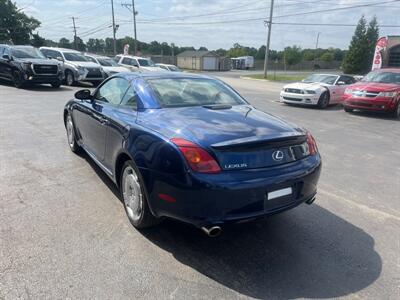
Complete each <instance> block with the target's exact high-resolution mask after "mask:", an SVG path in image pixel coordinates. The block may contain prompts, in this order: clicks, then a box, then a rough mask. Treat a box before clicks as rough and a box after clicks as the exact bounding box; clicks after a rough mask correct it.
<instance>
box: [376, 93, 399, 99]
mask: <svg viewBox="0 0 400 300" xmlns="http://www.w3.org/2000/svg"><path fill="white" fill-rule="evenodd" d="M396 96H397V92H380V93H379V95H378V97H387V98H394V97H396Z"/></svg>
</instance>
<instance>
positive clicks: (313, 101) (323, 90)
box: [280, 74, 356, 108]
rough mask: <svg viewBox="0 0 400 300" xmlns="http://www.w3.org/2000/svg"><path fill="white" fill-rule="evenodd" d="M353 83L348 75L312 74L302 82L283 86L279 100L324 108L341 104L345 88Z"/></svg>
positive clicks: (353, 80) (352, 78)
mask: <svg viewBox="0 0 400 300" xmlns="http://www.w3.org/2000/svg"><path fill="white" fill-rule="evenodd" d="M355 82H356V80H355V79H354V77H353V76H350V75H332V74H312V75H310V76H308V77H307V78H305V79H304V80H303V81H302V82H296V83H291V84H287V85H285V86H284V87H283V89H282V91H281V95H280V100H281V102H283V103H287V104H301V105H314V106H318V107H320V108H325V107H327V106H328V105H330V104H338V103H341V101H342V96H343V94H344V91H345V89H346V87H347V86H348V85H350V84H353V83H355Z"/></svg>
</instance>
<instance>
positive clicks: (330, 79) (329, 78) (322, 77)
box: [303, 74, 338, 84]
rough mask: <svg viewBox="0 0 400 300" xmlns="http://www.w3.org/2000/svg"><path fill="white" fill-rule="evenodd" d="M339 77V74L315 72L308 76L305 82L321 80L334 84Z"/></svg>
mask: <svg viewBox="0 0 400 300" xmlns="http://www.w3.org/2000/svg"><path fill="white" fill-rule="evenodd" d="M337 78H338V76H336V75H323V74H313V75H310V76H308V77H306V79H304V80H303V82H309V83H311V82H321V83H326V84H334V83H335V81H336V79H337Z"/></svg>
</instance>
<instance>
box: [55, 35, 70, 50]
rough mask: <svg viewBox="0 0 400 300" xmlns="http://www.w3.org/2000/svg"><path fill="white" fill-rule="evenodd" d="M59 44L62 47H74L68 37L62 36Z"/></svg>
mask: <svg viewBox="0 0 400 300" xmlns="http://www.w3.org/2000/svg"><path fill="white" fill-rule="evenodd" d="M58 46H59V47H61V48H69V49H70V48H72V47H71V42H70V41H69V39H67V38H64V37H63V38H61V39H60V41H59V42H58Z"/></svg>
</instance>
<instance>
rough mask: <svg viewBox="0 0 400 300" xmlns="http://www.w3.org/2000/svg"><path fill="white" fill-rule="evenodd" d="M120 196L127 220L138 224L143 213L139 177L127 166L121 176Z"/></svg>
mask: <svg viewBox="0 0 400 300" xmlns="http://www.w3.org/2000/svg"><path fill="white" fill-rule="evenodd" d="M122 195H123V199H124V204H125V209H126V212H127V215H128V217H129V219H131V221H133V222H138V221H139V219H140V218H141V216H142V211H143V194H142V189H141V187H140V182H139V177H138V175H137V174H136V172H135V170H134V169H133V168H132V167H131V166H127V167H126V168H125V170H124V173H123V175H122Z"/></svg>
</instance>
